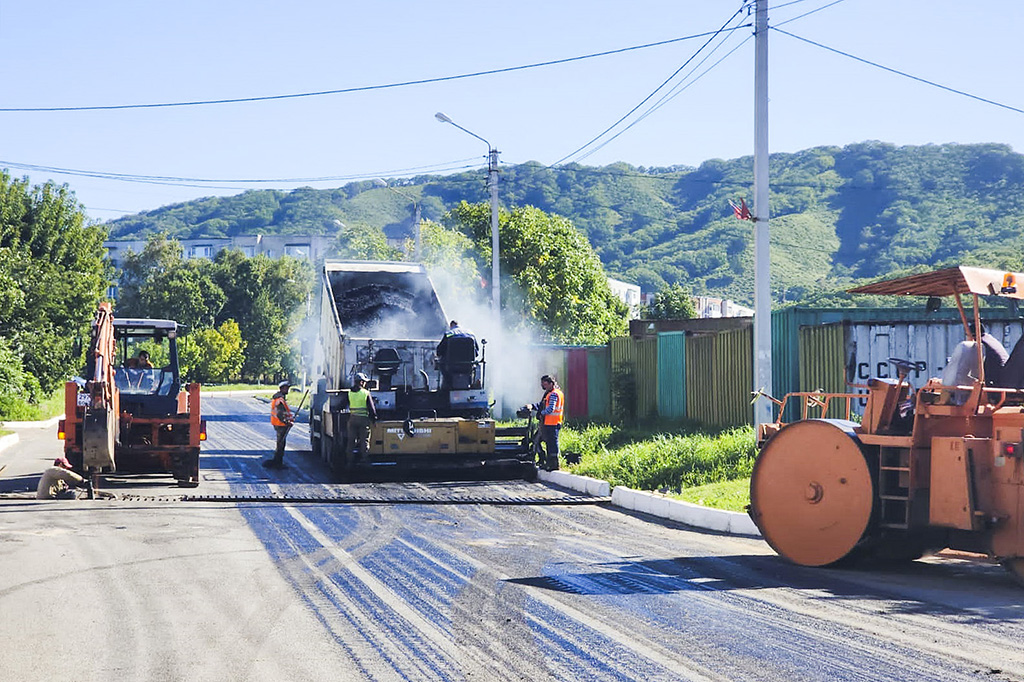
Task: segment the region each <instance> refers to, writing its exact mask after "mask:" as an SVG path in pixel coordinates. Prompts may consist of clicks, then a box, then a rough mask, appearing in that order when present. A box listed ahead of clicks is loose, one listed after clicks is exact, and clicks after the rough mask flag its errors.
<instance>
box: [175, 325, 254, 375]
mask: <svg viewBox="0 0 1024 682" xmlns="http://www.w3.org/2000/svg"><path fill="white" fill-rule="evenodd" d="M244 351H245V341H243V340H242V334H241V331H240V330H239V327H238V324H237V323H236V322H235V321H234V320H227V321H226V322H224V323H223V324H221V325H220V327H218V328H216V329H214V328H212V327H208V328H206V329H199V330H197V331H195V332H192V333H191V334H189V335H188V336H186V337H185V338H184V339H183V342H182V343H181V344H180V350H179V360H180V362H181V365H182V371H183V372H184V373H185V374H186V375H187V376H188V377H189V378H190V379H191V380H193V381H198V382H201V383H209V382H214V383H225V382H227V381H230V380H232V379H237V378H239V377H240V376H241V374H242V363H243V362H244V360H245V355H244Z"/></svg>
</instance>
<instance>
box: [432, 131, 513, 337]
mask: <svg viewBox="0 0 1024 682" xmlns="http://www.w3.org/2000/svg"><path fill="white" fill-rule="evenodd" d="M434 118H436V119H437V120H438V121H440V122H441V123H450V124H452V125H453V126H455V127H456V128H458V129H459V130H461V131H463V132H464V133H469V134H470V135H472V136H473V137H475V138H476V139H478V140H480V141H481V142H483V143H484V144H486V145H487V149H488V154H487V186H488V187H489V188H490V190H491V314H492V315H494V320H495V322H497V324H498V329H499V330H500V329H501V279H500V275H501V267H500V266H499V265H498V262H499V260H500V258H499V256H500V251H499V247H498V150H497V149H495V148H494V147H493V146H492V145H491V143H490V142H488V141H487V140H485V139H484V138H482V137H480V136H479V135H477V134H476V133H474V132H473V131H472V130H466V129H465V128H463V127H462V126H460V125H459V124H458V123H456V122H455V121H453V120H451V119H450V118H448V117H447V116H445V115H444V114H442V113H441V112H440V111H439V112H437V113H436V114H434Z"/></svg>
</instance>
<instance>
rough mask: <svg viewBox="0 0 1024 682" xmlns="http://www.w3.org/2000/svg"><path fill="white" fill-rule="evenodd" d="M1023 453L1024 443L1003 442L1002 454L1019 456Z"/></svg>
mask: <svg viewBox="0 0 1024 682" xmlns="http://www.w3.org/2000/svg"><path fill="white" fill-rule="evenodd" d="M1022 455H1024V443H1003V456H1005V457H1021V456H1022Z"/></svg>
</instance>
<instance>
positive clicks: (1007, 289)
mask: <svg viewBox="0 0 1024 682" xmlns="http://www.w3.org/2000/svg"><path fill="white" fill-rule="evenodd" d="M999 293H1001V294H1015V293H1017V276H1016V275H1014V274H1013V273H1012V272H1008V273H1006V274H1005V275H1003V287H1002V288H1001V289H1000V290H999Z"/></svg>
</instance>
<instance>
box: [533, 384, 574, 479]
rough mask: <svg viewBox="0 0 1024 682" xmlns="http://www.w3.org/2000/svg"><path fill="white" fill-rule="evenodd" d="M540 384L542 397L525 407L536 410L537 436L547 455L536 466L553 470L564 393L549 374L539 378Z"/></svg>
mask: <svg viewBox="0 0 1024 682" xmlns="http://www.w3.org/2000/svg"><path fill="white" fill-rule="evenodd" d="M540 386H541V388H543V389H544V397H543V398H541V399H540V402H539V403H534V404H533V405H528V406H527V407H530V408H533V409H534V410H536V411H537V419H538V420H540V427H539V429H538V436H539V437H540V440H541V442H542V443H544V447H545V449H546V450H547V457H546V458H545V460H542V461H541V462H539V463H538V466H540V467H542V468H544V469H547V470H548V471H553V470H555V469H557V468H558V451H559V448H558V435H559V432H560V431H561V430H562V412H564V410H565V394H564V393H562V389H560V388H559V387H558V381H557V380H556V379H555V378H554V377H553V376H551V375H549V374H545V375H544V376H542V377H541V378H540ZM538 454H539V453H538Z"/></svg>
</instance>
